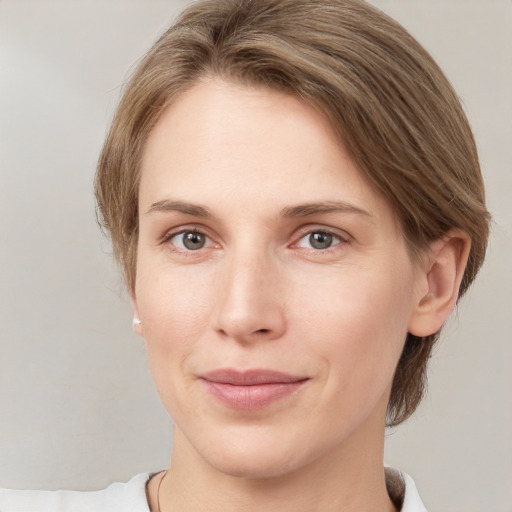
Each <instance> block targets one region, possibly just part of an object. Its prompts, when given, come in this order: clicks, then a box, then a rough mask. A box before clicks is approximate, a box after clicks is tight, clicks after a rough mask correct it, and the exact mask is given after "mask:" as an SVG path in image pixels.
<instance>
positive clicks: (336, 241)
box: [160, 226, 350, 255]
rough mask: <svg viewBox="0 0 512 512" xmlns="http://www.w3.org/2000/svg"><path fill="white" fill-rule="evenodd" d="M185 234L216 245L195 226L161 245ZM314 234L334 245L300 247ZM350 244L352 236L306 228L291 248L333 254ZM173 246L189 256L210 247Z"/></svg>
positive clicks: (171, 235)
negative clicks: (202, 237)
mask: <svg viewBox="0 0 512 512" xmlns="http://www.w3.org/2000/svg"><path fill="white" fill-rule="evenodd" d="M185 233H194V234H197V235H200V236H204V237H205V239H206V243H208V241H209V242H210V244H215V242H213V240H212V238H211V237H210V236H208V235H207V234H206V233H205V232H204V230H203V229H201V228H198V227H193V226H191V227H187V228H181V229H180V230H178V231H170V232H167V233H166V234H165V235H164V236H163V237H162V240H161V242H160V243H161V244H168V243H169V242H170V241H171V240H172V239H173V238H174V237H177V236H179V235H184V234H185ZM314 234H321V235H327V236H329V237H332V244H331V245H329V246H328V247H326V248H322V249H319V248H315V247H303V246H300V245H299V243H300V241H301V240H304V239H306V237H311V235H314ZM349 242H350V236H349V235H348V234H345V235H344V236H342V235H341V234H340V233H337V232H334V231H333V230H330V229H327V228H317V229H312V228H305V229H304V230H303V231H302V232H301V233H300V236H299V237H298V238H295V241H294V242H292V244H290V246H291V247H292V248H294V247H298V248H302V249H306V250H308V251H312V252H315V253H329V252H332V251H333V250H335V249H336V247H338V246H340V245H344V244H347V243H349ZM171 245H172V246H173V247H174V250H175V251H176V252H180V253H182V254H189V255H192V254H194V253H197V252H199V251H200V250H201V249H206V248H209V247H200V248H198V249H196V250H193V249H187V248H181V247H176V245H175V244H171Z"/></svg>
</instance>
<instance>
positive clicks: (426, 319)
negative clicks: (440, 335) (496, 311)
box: [409, 229, 471, 337]
mask: <svg viewBox="0 0 512 512" xmlns="http://www.w3.org/2000/svg"><path fill="white" fill-rule="evenodd" d="M470 248H471V240H470V238H469V237H468V235H467V234H466V233H464V232H463V231H461V230H459V229H453V230H450V231H448V233H446V234H445V235H444V236H443V237H442V238H441V239H439V240H436V241H434V242H432V244H431V245H430V247H429V250H428V251H427V253H426V255H425V260H424V262H423V264H422V266H421V269H420V270H419V272H420V274H419V286H418V291H419V292H418V297H417V302H416V305H415V307H414V310H413V313H412V315H411V318H410V321H409V332H410V333H411V334H414V335H415V336H419V337H424V336H429V335H430V334H434V333H435V332H437V331H439V329H441V327H442V326H443V324H444V322H445V321H446V320H447V318H448V316H449V315H450V313H451V312H452V310H453V308H454V307H455V304H456V302H457V298H458V296H459V287H460V283H461V281H462V277H463V275H464V270H465V268H466V264H467V261H468V256H469V250H470Z"/></svg>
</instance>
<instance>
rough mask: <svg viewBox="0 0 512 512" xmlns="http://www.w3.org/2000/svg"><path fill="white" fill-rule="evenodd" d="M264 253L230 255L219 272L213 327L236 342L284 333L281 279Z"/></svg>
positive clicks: (268, 338) (272, 337)
mask: <svg viewBox="0 0 512 512" xmlns="http://www.w3.org/2000/svg"><path fill="white" fill-rule="evenodd" d="M271 260H272V258H271V257H270V256H268V255H263V254H259V255H257V254H251V255H247V254H246V255H245V256H244V255H243V254H240V255H238V256H237V255H233V256H232V257H231V258H227V261H225V265H224V266H223V269H222V276H221V279H220V283H219V284H220V287H219V288H220V289H219V290H218V296H217V297H218V301H217V303H216V312H215V314H214V319H213V321H214V328H215V330H216V331H217V332H218V333H220V335H221V336H224V337H227V338H231V339H234V340H236V341H238V342H239V343H251V342H254V341H257V340H274V339H277V338H279V337H281V336H282V335H283V334H284V332H285V331H286V318H285V304H284V301H283V298H284V297H283V294H282V286H283V283H282V281H283V276H282V273H281V272H279V268H278V266H279V265H278V264H277V262H272V261H271Z"/></svg>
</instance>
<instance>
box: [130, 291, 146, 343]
mask: <svg viewBox="0 0 512 512" xmlns="http://www.w3.org/2000/svg"><path fill="white" fill-rule="evenodd" d="M130 303H131V305H132V311H133V330H134V331H135V332H136V333H137V334H138V335H139V336H141V337H144V327H143V325H142V321H141V319H140V315H139V306H138V304H137V297H136V296H135V290H131V291H130Z"/></svg>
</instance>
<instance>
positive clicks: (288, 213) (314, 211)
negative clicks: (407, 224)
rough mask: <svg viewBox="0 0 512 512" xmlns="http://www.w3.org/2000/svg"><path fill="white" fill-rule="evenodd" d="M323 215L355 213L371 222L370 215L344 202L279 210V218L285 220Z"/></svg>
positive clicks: (313, 204) (308, 204)
mask: <svg viewBox="0 0 512 512" xmlns="http://www.w3.org/2000/svg"><path fill="white" fill-rule="evenodd" d="M324 213H355V214H358V215H363V216H364V217H368V219H369V220H373V216H372V215H371V213H369V212H367V211H366V210H363V209H362V208H359V207H358V206H355V205H353V204H351V203H347V202H345V201H324V202H321V203H305V204H299V205H297V206H287V207H286V208H283V209H282V210H281V216H282V217H286V218H295V217H308V216H310V215H319V214H324Z"/></svg>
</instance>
